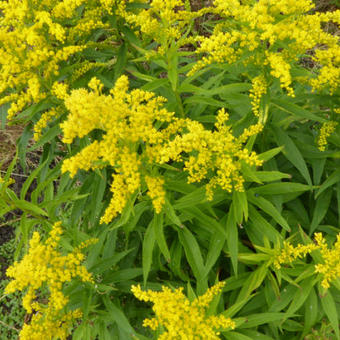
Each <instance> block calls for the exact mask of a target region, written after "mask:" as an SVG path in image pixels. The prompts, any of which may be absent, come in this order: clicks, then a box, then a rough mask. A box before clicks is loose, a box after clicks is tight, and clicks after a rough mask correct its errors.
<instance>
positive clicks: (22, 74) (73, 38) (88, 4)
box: [0, 0, 105, 120]
mask: <svg viewBox="0 0 340 340" xmlns="http://www.w3.org/2000/svg"><path fill="white" fill-rule="evenodd" d="M80 5H84V8H83V10H82V13H80V12H79V11H78V12H77V9H78V7H79V6H80ZM98 7H99V9H98ZM0 11H1V16H0V69H1V72H0V105H2V104H4V103H8V102H9V103H11V106H10V108H9V111H8V119H9V120H10V119H12V118H13V117H14V116H15V115H16V114H17V113H18V112H20V111H22V110H23V109H24V108H25V107H26V106H27V105H31V104H34V103H37V102H39V101H41V100H43V99H44V98H46V97H48V96H49V95H50V89H51V84H52V83H53V82H54V81H55V80H56V79H57V77H58V75H59V64H60V63H61V62H62V61H66V60H68V59H70V58H71V57H72V56H73V55H74V54H75V53H78V52H80V51H82V50H83V49H84V48H85V47H86V37H89V35H90V33H91V32H92V31H93V29H95V28H97V27H102V26H103V22H102V21H103V20H102V17H103V15H104V12H105V10H104V8H103V7H102V4H101V3H100V2H98V1H94V0H93V1H84V0H60V1H57V3H56V2H55V1H50V0H32V1H27V0H23V1H19V0H8V1H1V3H0ZM93 11H96V13H97V16H96V17H95V18H94V17H93ZM88 12H89V13H88ZM98 13H100V15H101V17H99V16H98ZM69 18H72V24H70V20H69ZM98 25H99V26H98ZM80 26H81V27H80Z"/></svg>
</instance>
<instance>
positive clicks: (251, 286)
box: [236, 263, 268, 303]
mask: <svg viewBox="0 0 340 340" xmlns="http://www.w3.org/2000/svg"><path fill="white" fill-rule="evenodd" d="M267 272H268V267H267V264H266V263H264V264H263V265H262V266H260V267H258V268H257V269H256V270H254V271H252V272H251V274H250V275H249V276H248V278H247V279H246V280H245V281H244V283H243V285H242V289H241V291H240V293H239V295H238V297H237V300H236V303H237V302H240V301H243V300H245V299H247V298H248V297H249V296H250V294H251V293H252V292H253V291H254V290H255V289H257V288H258V287H259V286H260V285H261V284H262V282H263V280H264V279H265V278H266V275H267Z"/></svg>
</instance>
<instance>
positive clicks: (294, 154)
mask: <svg viewBox="0 0 340 340" xmlns="http://www.w3.org/2000/svg"><path fill="white" fill-rule="evenodd" d="M272 131H273V132H274V134H275V138H276V140H277V144H278V145H284V149H283V154H284V155H285V157H286V158H287V159H288V160H289V161H290V162H291V163H292V164H293V165H294V166H295V167H296V168H297V169H298V170H299V172H300V173H301V175H302V176H303V178H304V179H305V180H306V182H307V183H308V184H309V185H310V186H311V185H312V179H311V177H310V174H309V171H308V168H307V165H306V162H305V160H304V159H303V157H302V155H301V152H300V150H299V149H298V148H297V147H296V145H295V144H294V142H293V140H292V139H291V138H290V137H289V136H288V134H286V133H285V132H284V131H283V130H281V129H279V128H275V127H273V128H272Z"/></svg>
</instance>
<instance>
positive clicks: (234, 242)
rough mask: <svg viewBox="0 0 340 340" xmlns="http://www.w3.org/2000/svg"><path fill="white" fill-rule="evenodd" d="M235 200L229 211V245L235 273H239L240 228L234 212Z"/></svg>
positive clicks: (227, 227) (227, 226)
mask: <svg viewBox="0 0 340 340" xmlns="http://www.w3.org/2000/svg"><path fill="white" fill-rule="evenodd" d="M234 204H235V202H233V203H232V204H231V207H230V209H229V213H228V219H227V225H226V229H227V245H228V250H229V253H230V258H231V263H232V265H233V269H234V273H235V275H237V265H238V260H237V257H238V230H237V224H236V220H235V216H234V212H233V205H234Z"/></svg>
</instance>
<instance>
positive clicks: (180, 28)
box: [118, 0, 209, 54]
mask: <svg viewBox="0 0 340 340" xmlns="http://www.w3.org/2000/svg"><path fill="white" fill-rule="evenodd" d="M127 2H132V1H131V0H129V1H127ZM139 2H141V3H144V4H147V5H148V8H146V9H143V10H140V11H138V13H137V14H136V13H133V12H130V11H126V7H125V6H122V7H121V9H120V10H119V11H118V13H119V15H120V16H122V17H123V18H124V19H125V20H126V22H128V23H129V24H131V25H133V26H136V27H138V28H139V29H140V32H141V33H142V34H144V35H146V36H149V37H151V38H152V39H153V40H154V41H156V42H157V43H158V44H159V45H160V47H159V50H158V51H159V52H160V53H161V54H163V53H164V52H165V51H166V50H168V49H169V48H170V47H171V45H172V43H173V42H176V46H177V48H179V47H181V46H183V45H185V44H187V43H190V42H193V39H191V38H190V37H187V34H184V33H185V32H186V30H187V29H188V28H190V26H189V25H190V24H191V23H193V21H194V19H195V18H198V17H200V16H202V15H203V14H205V13H207V12H209V8H203V9H200V10H198V11H196V12H192V11H191V9H190V4H188V1H185V0H167V1H163V0H151V1H149V0H140V1H139Z"/></svg>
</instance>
